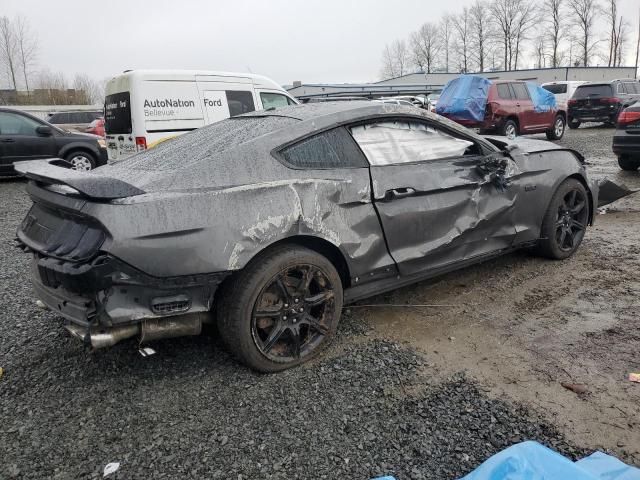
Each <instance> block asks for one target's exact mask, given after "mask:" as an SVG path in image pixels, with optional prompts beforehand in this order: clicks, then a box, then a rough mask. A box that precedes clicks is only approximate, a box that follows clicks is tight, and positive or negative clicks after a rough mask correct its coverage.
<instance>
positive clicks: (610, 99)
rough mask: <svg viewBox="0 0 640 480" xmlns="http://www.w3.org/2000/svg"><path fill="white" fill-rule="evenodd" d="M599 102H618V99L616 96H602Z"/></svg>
mask: <svg viewBox="0 0 640 480" xmlns="http://www.w3.org/2000/svg"><path fill="white" fill-rule="evenodd" d="M600 103H620V99H619V98H618V97H602V98H601V99H600Z"/></svg>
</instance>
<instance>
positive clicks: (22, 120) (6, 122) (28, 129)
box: [0, 112, 40, 135]
mask: <svg viewBox="0 0 640 480" xmlns="http://www.w3.org/2000/svg"><path fill="white" fill-rule="evenodd" d="M39 126H40V123H39V122H37V121H35V120H33V119H31V118H29V117H25V116H23V115H20V114H17V113H11V112H0V135H37V134H36V128H37V127H39Z"/></svg>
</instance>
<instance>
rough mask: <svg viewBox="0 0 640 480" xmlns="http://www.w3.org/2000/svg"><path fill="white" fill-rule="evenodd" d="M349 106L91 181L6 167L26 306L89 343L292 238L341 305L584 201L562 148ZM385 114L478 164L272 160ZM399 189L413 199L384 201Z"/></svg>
mask: <svg viewBox="0 0 640 480" xmlns="http://www.w3.org/2000/svg"><path fill="white" fill-rule="evenodd" d="M347 103H351V102H343V103H338V104H316V105H312V106H296V107H288V108H283V109H278V110H277V111H274V112H259V113H256V114H249V115H246V116H243V117H237V118H234V119H229V120H225V121H223V122H220V123H218V124H214V125H211V126H208V127H204V128H202V129H199V130H197V131H194V132H192V133H190V134H187V135H184V136H182V137H180V138H178V139H176V140H173V141H171V142H167V143H166V144H163V145H159V146H158V147H156V148H155V149H153V150H150V151H147V152H143V153H141V154H139V155H136V156H134V157H130V158H129V159H126V160H123V161H120V162H116V163H114V164H112V165H108V166H105V167H101V168H99V169H97V170H95V171H94V172H91V173H89V174H84V173H77V172H72V171H69V170H66V169H63V168H60V167H56V166H54V165H48V164H43V163H42V162H24V163H23V164H22V165H20V164H18V165H17V169H18V170H20V171H22V172H23V173H25V174H26V176H27V177H28V178H29V179H30V180H31V181H30V183H29V185H28V192H29V194H30V195H31V197H32V199H33V201H34V206H33V207H32V210H31V211H30V212H29V214H28V215H27V217H26V218H25V220H24V221H23V223H22V225H21V227H20V229H19V230H18V239H19V241H20V242H21V244H22V245H23V246H24V247H25V248H26V249H28V250H30V251H32V252H33V253H34V271H33V274H32V277H33V283H34V286H35V289H36V292H37V294H38V296H39V297H40V298H41V300H42V301H43V302H44V303H45V304H47V305H48V306H49V307H50V308H52V309H53V310H55V311H58V312H59V313H60V314H61V315H62V316H64V317H66V318H67V319H68V320H70V321H71V322H73V323H75V324H77V325H80V326H82V327H83V328H85V329H86V332H87V335H88V332H90V330H91V329H96V328H113V327H117V326H126V325H135V324H140V323H143V322H144V321H150V320H154V321H156V320H158V319H165V318H171V317H173V318H176V316H178V315H180V316H184V315H186V314H194V313H199V312H209V311H210V310H211V308H212V306H213V304H214V301H215V293H216V290H217V288H218V286H219V285H220V284H221V283H222V282H223V281H224V279H225V278H226V277H227V276H229V275H230V274H232V273H233V272H234V271H237V270H240V269H242V268H243V267H244V266H245V265H247V263H248V262H250V261H252V259H254V258H256V256H257V255H258V254H259V253H260V252H262V251H264V250H265V249H267V248H269V247H270V246H272V245H274V244H276V243H281V242H286V241H288V240H289V241H294V242H296V243H298V244H303V245H308V246H310V247H311V248H314V249H319V250H320V251H321V252H322V253H323V254H325V255H329V256H330V258H331V260H332V261H334V263H338V264H339V265H336V266H337V267H338V270H339V271H340V273H341V274H342V277H343V283H344V286H345V290H346V291H345V300H346V301H353V300H356V299H358V298H362V297H364V296H368V295H372V294H375V293H378V292H381V291H385V290H390V289H393V288H396V287H398V286H400V285H402V284H405V283H410V282H412V281H415V280H417V279H420V278H426V277H429V276H433V275H436V274H439V273H442V272H443V271H449V270H453V269H455V268H459V267H461V266H464V265H467V264H470V263H475V262H477V261H480V260H483V259H486V258H489V257H491V256H495V255H498V254H501V253H505V252H508V251H510V250H512V249H515V248H519V247H522V246H526V245H531V244H533V243H534V242H535V241H536V240H537V239H538V237H539V235H540V227H541V224H542V217H543V215H544V213H545V211H546V209H547V206H548V204H549V201H550V199H551V196H552V195H553V193H554V191H555V189H556V188H557V187H558V185H559V184H560V183H561V182H562V181H563V180H565V179H566V178H568V177H575V178H578V179H580V181H582V182H583V183H584V184H585V186H586V187H587V189H588V191H589V194H590V196H591V199H592V202H597V187H596V186H595V184H594V183H593V182H590V181H589V179H588V177H587V174H586V170H585V166H584V164H583V162H582V161H581V157H580V156H579V155H578V154H576V153H575V152H572V151H569V150H565V149H561V148H560V147H558V146H556V145H554V144H550V143H548V142H541V141H526V140H517V141H515V142H514V143H513V144H510V145H509V146H508V147H507V145H506V144H502V143H501V142H504V141H505V139H500V138H494V139H488V140H487V139H483V138H481V137H478V136H476V135H475V134H473V133H472V132H470V131H468V130H466V129H463V128H461V127H459V126H458V125H456V124H454V123H453V122H449V121H447V120H443V119H442V118H441V117H437V116H435V115H432V114H430V113H428V112H424V111H421V110H418V109H413V108H408V107H402V106H396V105H387V104H372V103H354V104H351V105H348V104H347ZM354 105H355V106H354ZM398 117H400V118H410V119H414V120H419V121H424V122H427V123H432V124H436V125H438V126H439V127H441V128H443V129H445V130H447V131H450V132H453V133H454V134H456V135H459V136H461V137H463V138H466V139H470V140H471V141H473V142H475V143H476V144H477V145H478V147H479V149H481V150H482V154H478V155H475V156H469V157H466V156H464V157H459V158H448V159H442V160H438V161H434V162H417V163H413V164H405V165H388V166H370V167H364V168H331V169H296V168H291V166H288V165H286V164H285V163H284V162H282V161H278V160H279V158H278V153H277V152H278V151H279V149H281V148H282V147H283V146H286V145H289V144H292V143H294V142H297V141H299V140H300V139H303V138H307V137H309V136H312V135H315V134H317V133H319V132H322V131H325V130H327V129H330V128H335V127H338V126H340V125H346V126H348V125H350V124H353V123H356V122H367V121H373V120H378V119H381V118H398ZM498 146H499V147H500V148H498ZM501 149H505V150H504V151H501ZM402 189H408V190H406V191H407V192H409V193H410V194H409V195H400V196H398V197H397V198H390V197H389V192H393V191H400V192H403V191H404V190H402ZM591 207H592V208H591V211H592V212H593V203H592V206H591ZM190 321H191V320H190ZM131 331H133V330H131ZM194 331H195V330H194ZM127 332H128V331H127ZM134 333H135V332H134ZM87 338H88V336H87Z"/></svg>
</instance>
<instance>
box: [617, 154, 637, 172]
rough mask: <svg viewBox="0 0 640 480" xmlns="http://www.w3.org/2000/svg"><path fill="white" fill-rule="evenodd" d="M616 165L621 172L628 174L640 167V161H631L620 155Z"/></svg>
mask: <svg viewBox="0 0 640 480" xmlns="http://www.w3.org/2000/svg"><path fill="white" fill-rule="evenodd" d="M618 165H620V168H621V169H622V170H626V171H628V172H635V171H636V170H638V167H640V160H636V159H631V158H629V157H626V156H624V155H620V156H619V157H618Z"/></svg>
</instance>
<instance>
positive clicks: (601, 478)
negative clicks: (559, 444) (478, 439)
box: [461, 442, 640, 480]
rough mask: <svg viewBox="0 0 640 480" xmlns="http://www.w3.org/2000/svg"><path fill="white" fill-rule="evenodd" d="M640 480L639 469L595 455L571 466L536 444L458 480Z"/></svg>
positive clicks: (510, 450) (508, 453) (515, 447)
mask: <svg viewBox="0 0 640 480" xmlns="http://www.w3.org/2000/svg"><path fill="white" fill-rule="evenodd" d="M568 479H571V480H640V469H637V468H634V467H629V466H627V465H625V464H624V463H622V462H621V461H620V460H618V459H616V458H614V457H611V456H609V455H606V454H604V453H601V452H596V453H594V454H593V455H591V456H589V457H586V458H583V459H582V460H579V461H577V462H575V463H574V462H572V461H571V460H569V459H568V458H566V457H563V456H562V455H560V454H559V453H556V452H554V451H553V450H550V449H548V448H547V447H545V446H543V445H540V444H539V443H537V442H522V443H518V444H516V445H512V446H511V447H509V448H507V449H506V450H503V451H501V452H499V453H496V454H495V455H494V456H492V457H490V458H489V459H488V460H486V461H485V462H484V463H483V464H482V465H480V466H479V467H478V468H476V469H475V470H474V471H473V472H471V473H470V474H468V475H467V476H465V477H463V478H462V479H461V480H568Z"/></svg>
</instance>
